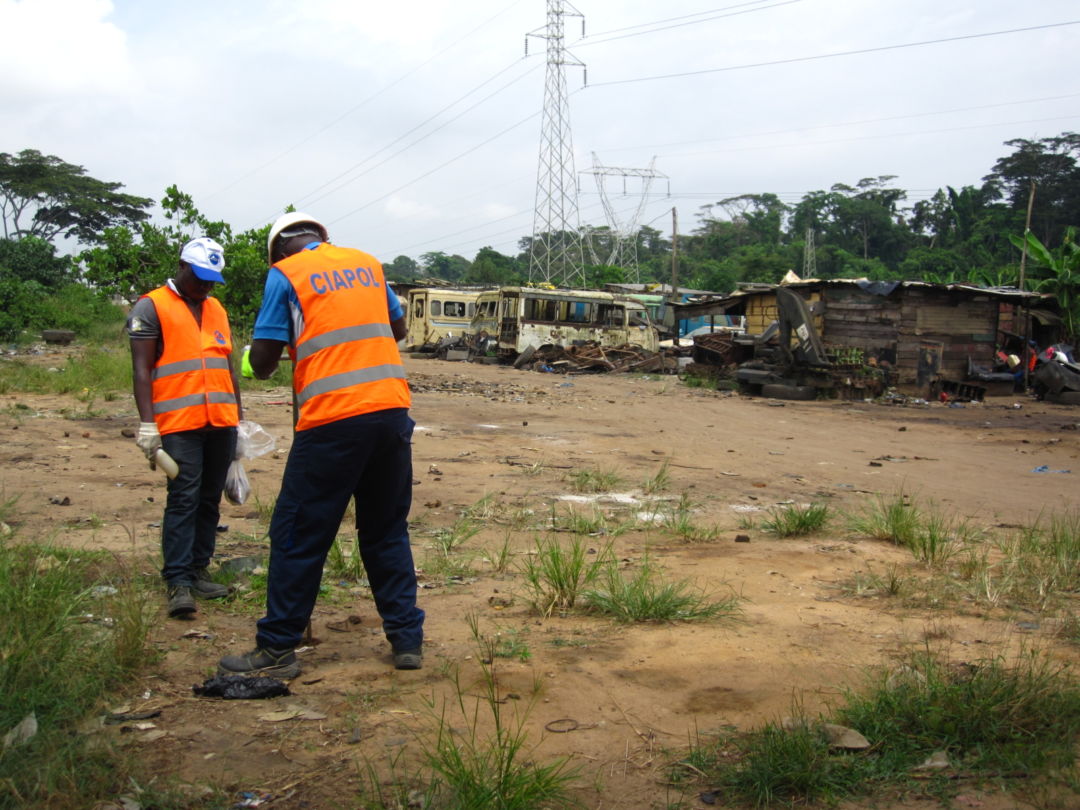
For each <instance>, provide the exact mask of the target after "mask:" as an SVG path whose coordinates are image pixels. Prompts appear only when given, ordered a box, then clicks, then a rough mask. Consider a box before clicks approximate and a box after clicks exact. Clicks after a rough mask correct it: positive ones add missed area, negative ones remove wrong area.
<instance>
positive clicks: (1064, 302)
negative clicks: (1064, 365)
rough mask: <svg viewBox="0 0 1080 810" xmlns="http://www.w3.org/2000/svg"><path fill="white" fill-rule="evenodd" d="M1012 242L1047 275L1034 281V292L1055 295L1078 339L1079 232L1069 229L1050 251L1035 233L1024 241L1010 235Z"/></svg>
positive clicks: (1079, 315)
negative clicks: (1077, 237) (1077, 236)
mask: <svg viewBox="0 0 1080 810" xmlns="http://www.w3.org/2000/svg"><path fill="white" fill-rule="evenodd" d="M1009 240H1010V241H1011V242H1012V243H1013V244H1014V245H1015V246H1016V247H1017V249H1019V250H1021V251H1023V250H1024V249H1025V248H1026V249H1027V255H1028V256H1029V257H1030V258H1031V260H1032V262H1034V263H1035V264H1036V265H1037V266H1038V267H1039V268H1041V269H1042V271H1043V273H1042V274H1040V277H1038V278H1033V279H1032V289H1034V290H1036V291H1038V292H1044V293H1049V294H1050V295H1053V296H1054V297H1055V298H1056V299H1057V302H1058V305H1059V306H1060V307H1061V313H1062V317H1063V318H1064V320H1065V329H1066V331H1067V332H1068V336H1069V337H1070V338H1075V337H1076V335H1077V326H1078V325H1080V245H1077V244H1076V229H1075V228H1071V227H1070V228H1067V229H1066V231H1065V237H1064V239H1063V240H1062V242H1061V245H1059V246H1058V247H1057V248H1055V249H1054V250H1050V249H1049V248H1047V247H1046V245H1044V244H1043V243H1042V242H1040V241H1039V238H1038V237H1037V236H1035V234H1033V233H1032V232H1031V231H1027V232H1026V233H1025V234H1024V236H1023V237H1020V236H1016V235H1015V234H1010V235H1009Z"/></svg>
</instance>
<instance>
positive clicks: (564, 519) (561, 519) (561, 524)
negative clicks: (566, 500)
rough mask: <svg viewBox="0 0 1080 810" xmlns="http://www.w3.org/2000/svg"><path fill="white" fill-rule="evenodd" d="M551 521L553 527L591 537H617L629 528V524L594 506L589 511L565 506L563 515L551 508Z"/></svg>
mask: <svg viewBox="0 0 1080 810" xmlns="http://www.w3.org/2000/svg"><path fill="white" fill-rule="evenodd" d="M552 521H553V524H554V525H553V528H555V529H557V530H559V531H566V532H571V533H572V534H582V535H588V536H591V537H597V536H605V537H618V536H619V535H620V534H623V533H624V532H626V531H628V530H629V528H630V525H629V524H627V523H620V522H619V521H617V520H615V519H614V518H612V517H609V516H608V515H605V514H604V513H603V511H602V510H600V509H598V508H596V507H595V506H594V507H593V509H592V512H591V513H586V512H579V511H578V510H577V509H575V508H574V507H573V506H571V507H568V508H567V510H566V514H565V515H558V514H555V513H554V510H553V514H552Z"/></svg>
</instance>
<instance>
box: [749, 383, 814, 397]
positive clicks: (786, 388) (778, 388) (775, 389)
mask: <svg viewBox="0 0 1080 810" xmlns="http://www.w3.org/2000/svg"><path fill="white" fill-rule="evenodd" d="M817 394H818V390H817V389H816V388H814V386H812V385H783V384H780V383H770V384H769V385H763V386H761V395H762V396H763V397H768V398H769V399H795V400H812V399H817Z"/></svg>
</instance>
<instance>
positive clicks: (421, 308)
mask: <svg viewBox="0 0 1080 810" xmlns="http://www.w3.org/2000/svg"><path fill="white" fill-rule="evenodd" d="M478 295H480V291H479V290H455V289H447V288H445V287H417V288H416V289H413V290H409V301H408V306H407V307H406V313H407V315H406V322H407V324H408V332H407V333H406V335H405V347H406V348H407V349H415V350H421V349H423V348H424V347H428V348H433V347H434V346H435V344H437V343H438V342H439V341H440V340H442V339H443V338H444V337H447V336H450V335H452V336H453V337H460V336H461V335H462V334H464V333H465V332H468V331H469V323H470V321H471V320H472V317H473V315H474V314H475V313H476V297H477V296H478Z"/></svg>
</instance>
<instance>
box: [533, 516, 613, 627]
mask: <svg viewBox="0 0 1080 810" xmlns="http://www.w3.org/2000/svg"><path fill="white" fill-rule="evenodd" d="M611 556H612V551H611V544H610V543H609V544H607V545H606V546H604V547H603V548H601V549H600V550H599V551H597V552H593V551H591V550H590V549H589V547H588V546H587V545H586V543H585V538H583V537H581V536H580V535H574V536H573V537H572V538H571V539H570V541H569V542H568V543H565V544H564V543H560V542H559V541H558V540H556V539H554V538H549V539H544V538H539V537H538V538H537V539H536V549H535V551H534V552H533V553H532V554H530V555H529V556H527V557H526V558H525V560H524V562H523V563H522V566H521V573H522V575H523V577H524V579H525V588H526V590H527V591H528V592H529V600H530V603H531V605H532V607H533V609H534V610H535V611H536V612H537V613H539V614H540V615H542V616H550V615H551V614H552V612H555V611H559V612H565V611H569V610H571V609H572V608H573V607H574V605H575V604H576V603H577V601H578V597H579V596H581V594H582V592H583V591H584V590H585V588H587V587H588V586H589V585H591V584H592V583H593V582H595V581H596V579H597V577H599V576H600V574H601V573H602V572H603V570H604V567H605V566H606V565H608V564H609V561H610V559H611ZM590 557H592V559H589V558H590Z"/></svg>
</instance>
